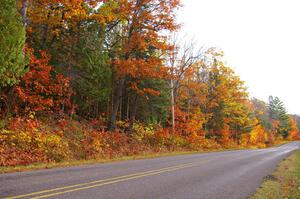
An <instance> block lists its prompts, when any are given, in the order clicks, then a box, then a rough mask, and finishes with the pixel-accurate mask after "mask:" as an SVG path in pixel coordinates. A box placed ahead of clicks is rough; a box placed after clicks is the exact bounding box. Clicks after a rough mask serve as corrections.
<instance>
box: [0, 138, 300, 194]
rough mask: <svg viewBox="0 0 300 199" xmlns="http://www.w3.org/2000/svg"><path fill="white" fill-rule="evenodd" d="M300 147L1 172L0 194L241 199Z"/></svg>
mask: <svg viewBox="0 0 300 199" xmlns="http://www.w3.org/2000/svg"><path fill="white" fill-rule="evenodd" d="M299 147H300V142H292V143H289V144H286V145H282V146H280V147H274V148H268V149H257V150H237V151H224V152H213V153H204V154H193V155H179V156H172V157H161V158H155V159H145V160H131V161H124V162H115V163H107V164H94V165H85V166H77V167H69V168H56V169H48V170H38V171H30V172H20V173H10V174H2V175H0V198H6V197H10V198H72V199H76V198H84V199H89V198H99V199H118V198H122V199H148V198H149V199H177V198H178V199H179V198H180V199H189V198H197V199H199V198H200V199H218V198H220V199H227V198H228V199H245V198H247V197H249V196H251V195H252V194H253V193H254V192H255V190H256V188H258V187H259V186H260V184H261V182H262V180H263V178H264V177H265V176H267V175H269V174H271V173H272V171H273V170H274V169H275V168H276V165H277V164H278V163H279V162H280V161H281V160H282V159H283V158H285V157H286V156H288V155H289V154H291V153H292V152H293V151H295V150H296V149H298V148H299Z"/></svg>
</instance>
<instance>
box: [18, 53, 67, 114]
mask: <svg viewBox="0 0 300 199" xmlns="http://www.w3.org/2000/svg"><path fill="white" fill-rule="evenodd" d="M26 54H28V55H29V56H30V63H29V68H30V70H29V71H28V72H27V73H26V74H25V75H24V76H23V77H22V79H21V82H20V83H19V84H18V85H17V86H16V87H15V88H14V89H15V92H16V94H17V96H18V98H19V99H20V101H21V103H17V104H15V110H16V111H17V113H18V112H22V111H23V112H25V113H28V112H29V111H34V112H58V111H60V110H71V101H70V97H71V95H72V90H71V89H70V85H69V79H67V78H65V77H64V76H63V75H62V74H55V73H54V71H53V69H52V67H51V66H50V65H49V63H48V62H49V58H48V56H47V54H46V53H45V52H44V51H40V52H39V53H38V54H39V56H40V58H38V57H37V56H36V55H34V51H33V49H31V48H26ZM21 108H22V110H20V109H21Z"/></svg>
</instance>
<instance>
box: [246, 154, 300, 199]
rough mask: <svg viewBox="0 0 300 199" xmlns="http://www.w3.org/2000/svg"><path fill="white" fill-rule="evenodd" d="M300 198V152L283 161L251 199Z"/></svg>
mask: <svg viewBox="0 0 300 199" xmlns="http://www.w3.org/2000/svg"><path fill="white" fill-rule="evenodd" d="M282 198H288V199H298V198H300V151H297V152H296V153H294V154H293V155H291V156H290V157H288V158H286V159H285V160H284V161H282V162H281V163H280V164H279V166H278V168H277V169H276V171H275V172H274V173H273V174H272V175H270V176H267V177H266V178H265V181H264V182H263V184H262V185H261V187H260V188H259V189H258V190H257V192H256V194H255V195H254V196H253V197H251V198H250V199H282Z"/></svg>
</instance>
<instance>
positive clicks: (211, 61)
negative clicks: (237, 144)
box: [200, 48, 252, 138]
mask: <svg viewBox="0 0 300 199" xmlns="http://www.w3.org/2000/svg"><path fill="white" fill-rule="evenodd" d="M222 58H223V52H221V51H218V50H216V49H215V48H211V49H208V51H207V55H206V56H205V58H204V65H203V66H202V71H201V73H200V76H201V77H202V78H203V81H204V82H206V84H207V89H206V92H207V94H206V95H207V97H206V98H207V99H206V103H205V104H203V105H202V111H203V112H204V113H205V114H207V115H209V116H210V118H209V119H208V122H207V123H206V124H205V129H206V130H207V131H208V132H209V133H208V134H207V135H208V136H221V133H222V130H229V131H231V133H232V135H230V136H231V137H235V138H237V137H238V136H239V134H240V133H242V132H247V131H249V130H251V129H250V127H251V125H252V124H251V118H250V117H249V116H250V107H249V104H248V101H247V97H248V93H247V91H246V88H245V86H244V82H243V81H241V80H240V78H239V77H238V76H237V75H236V74H235V73H234V71H233V70H232V69H231V68H229V67H227V66H225V64H224V62H223V61H222Z"/></svg>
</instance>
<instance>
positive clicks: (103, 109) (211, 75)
mask: <svg viewBox="0 0 300 199" xmlns="http://www.w3.org/2000/svg"><path fill="white" fill-rule="evenodd" d="M4 1H5V2H4V3H2V4H1V5H0V11H1V15H2V16H3V17H2V16H1V18H0V31H1V32H0V33H1V36H0V37H1V38H0V44H1V45H0V61H1V64H2V65H1V66H0V87H1V93H0V111H1V112H0V113H1V114H0V129H1V130H0V132H1V133H0V165H1V166H8V165H20V164H30V163H35V162H49V161H62V160H68V159H77V160H81V159H98V158H107V159H109V158H114V157H122V156H128V155H136V154H143V153H146V152H152V153H153V152H163V151H175V150H185V151H191V150H194V151H203V150H215V149H231V148H242V147H267V146H272V145H273V144H276V143H279V142H281V141H283V140H297V139H300V135H299V126H300V122H299V121H300V119H299V118H300V117H298V116H291V115H288V114H287V110H286V109H285V106H284V104H283V102H281V101H280V100H279V98H277V97H270V99H269V102H268V103H265V102H263V101H260V100H258V99H249V96H248V92H247V88H246V87H245V84H244V82H243V81H242V80H241V79H240V77H239V76H238V75H237V74H236V73H235V72H234V71H233V69H231V68H230V66H228V65H227V64H226V61H225V60H224V52H223V51H222V50H220V49H217V48H214V47H211V48H204V47H203V48H202V49H201V50H199V51H197V50H196V49H195V48H194V44H193V43H192V42H191V43H186V42H183V43H184V45H181V44H180V43H177V42H176V41H175V40H174V41H169V39H168V38H169V37H170V35H171V34H174V33H175V32H176V31H177V30H178V28H179V27H180V26H179V25H178V24H177V23H176V11H177V9H178V8H179V7H180V1H179V0H163V1H159V0H114V1H112V0H60V1H58V0H34V1H33V0H22V1H18V3H16V1H13V0H4ZM17 10H19V12H20V16H19V14H18V13H17ZM20 18H22V22H23V24H22V23H21V20H20ZM25 28H26V38H25V32H24V29H25ZM25 39H26V42H27V43H28V44H27V46H30V47H31V48H29V47H25V48H24V42H25ZM27 57H28V58H30V60H29V63H28V64H27V63H26V64H25V60H26V59H27ZM25 68H26V69H25ZM73 91H74V92H73Z"/></svg>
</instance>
